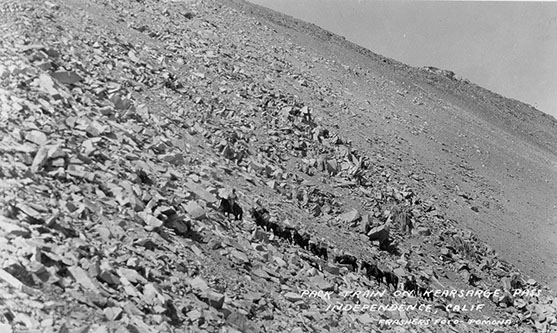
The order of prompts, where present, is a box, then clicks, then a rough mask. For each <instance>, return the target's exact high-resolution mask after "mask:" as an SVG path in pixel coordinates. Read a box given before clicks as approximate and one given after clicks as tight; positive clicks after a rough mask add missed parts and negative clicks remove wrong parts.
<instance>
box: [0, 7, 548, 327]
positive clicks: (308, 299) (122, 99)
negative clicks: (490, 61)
mask: <svg viewBox="0 0 557 333" xmlns="http://www.w3.org/2000/svg"><path fill="white" fill-rule="evenodd" d="M0 22H2V23H0V27H1V28H0V29H1V31H2V35H3V36H4V38H3V39H1V40H0V59H1V62H0V78H1V80H2V81H1V85H0V106H1V107H0V119H1V121H0V133H1V134H0V138H1V140H0V153H1V157H2V159H1V161H0V189H1V191H2V194H1V196H0V202H1V205H0V208H1V209H2V211H1V214H0V233H1V234H2V237H1V238H0V253H1V256H0V258H1V262H0V263H1V265H0V268H1V269H0V288H1V289H2V295H1V296H0V309H1V311H0V314H1V315H0V331H2V332H4V331H5V332H183V331H184V332H237V331H240V332H362V331H395V332H405V331H410V332H447V331H454V332H479V331H480V332H513V331H517V332H528V331H539V332H546V331H555V330H557V319H556V312H557V302H556V301H555V298H554V295H553V293H552V291H551V290H550V289H549V288H547V287H546V284H547V283H551V282H552V281H555V280H554V279H555V265H554V264H555V263H557V260H556V258H555V254H554V253H553V251H551V249H552V246H553V245H554V244H555V241H556V240H555V233H554V229H555V228H554V226H555V223H556V222H557V221H555V220H554V216H555V214H554V213H555V206H554V204H555V203H554V201H552V200H554V198H555V195H553V194H555V193H556V192H557V190H556V188H555V184H556V183H555V181H554V180H555V176H556V173H555V165H556V164H555V161H556V157H555V155H556V154H555V153H556V143H557V140H556V138H555V131H554V129H555V125H556V122H555V119H553V118H551V117H548V116H545V115H543V114H541V113H539V112H538V111H536V110H533V109H530V108H529V107H528V106H525V105H523V104H521V103H519V102H516V101H511V100H508V99H505V98H503V97H500V96H497V95H495V94H493V93H490V92H488V91H486V90H484V89H482V88H480V87H477V86H475V85H473V84H471V83H468V82H465V81H464V80H459V79H457V78H455V77H454V76H452V75H451V73H448V72H443V71H438V70H435V69H431V68H430V69H414V68H411V67H408V66H405V65H403V64H400V63H397V62H396V61H393V60H390V59H386V58H383V57H381V56H379V55H376V54H373V53H371V52H370V51H367V50H364V49H362V48H359V47H357V46H355V45H353V44H351V43H349V42H347V41H345V40H343V39H342V38H340V37H338V36H334V35H332V34H330V33H328V32H325V31H323V30H321V29H319V28H317V27H315V26H312V25H308V24H306V23H303V22H299V21H296V20H293V19H291V18H288V17H285V16H283V15H280V14H277V13H274V12H271V11H268V10H265V9H262V8H260V7H256V6H253V5H251V4H248V3H245V2H239V1H222V2H221V1H196V0H192V1H151V0H145V1H124V0H92V1H87V2H83V1H78V0H55V1H32V0H24V1H3V2H0ZM232 189H235V190H236V193H237V196H238V198H237V199H236V202H237V203H238V204H239V205H240V206H241V207H242V208H243V214H242V215H243V216H242V217H241V218H240V219H239V220H235V219H234V217H233V216H232V215H230V216H227V215H228V214H224V213H223V212H222V211H221V210H220V209H219V206H220V204H221V202H220V198H226V197H227V196H228V195H229V194H230V192H231V190H232ZM548 207H549V208H548ZM552 231H553V233H552ZM487 244H490V245H491V246H489V245H487ZM554 248H555V247H553V249H554ZM498 253H502V254H498ZM511 262H512V264H511ZM520 270H522V272H521V271H520ZM451 291H453V292H451Z"/></svg>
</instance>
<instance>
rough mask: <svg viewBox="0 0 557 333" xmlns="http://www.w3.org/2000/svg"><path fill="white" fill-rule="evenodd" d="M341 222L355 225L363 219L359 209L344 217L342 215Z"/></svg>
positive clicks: (345, 214)
mask: <svg viewBox="0 0 557 333" xmlns="http://www.w3.org/2000/svg"><path fill="white" fill-rule="evenodd" d="M339 218H340V220H341V221H342V222H344V223H348V224H350V223H353V222H356V221H358V220H359V219H360V218H361V215H360V212H358V210H357V209H352V210H350V211H348V212H346V213H344V214H342V215H340V217H339Z"/></svg>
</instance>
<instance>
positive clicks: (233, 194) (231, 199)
mask: <svg viewBox="0 0 557 333" xmlns="http://www.w3.org/2000/svg"><path fill="white" fill-rule="evenodd" d="M236 199H238V197H237V196H236V189H234V188H233V189H232V192H230V194H228V202H230V207H231V208H232V209H234V208H233V207H234V204H235V203H236Z"/></svg>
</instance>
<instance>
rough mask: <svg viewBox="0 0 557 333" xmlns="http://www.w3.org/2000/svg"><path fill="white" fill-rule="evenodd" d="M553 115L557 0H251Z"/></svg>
mask: <svg viewBox="0 0 557 333" xmlns="http://www.w3.org/2000/svg"><path fill="white" fill-rule="evenodd" d="M249 1H250V2H253V3H256V4H259V5H262V6H264V7H268V8H271V9H274V10H276V11H279V12H283V13H285V14H288V15H291V16H294V17H296V18H298V19H301V20H304V21H307V22H311V23H314V24H316V25H318V26H320V27H322V28H324V29H326V30H329V31H331V32H333V33H335V34H338V35H341V36H344V37H345V38H346V39H348V40H350V41H352V42H355V43H356V44H359V45H361V46H363V47H366V48H368V49H370V50H371V51H373V52H375V53H379V54H381V55H383V56H386V57H389V58H392V59H395V60H398V61H401V62H404V63H406V64H409V65H411V66H417V67H420V66H434V67H438V68H441V69H447V70H451V71H453V72H455V73H456V75H457V76H459V77H462V78H466V79H469V80H470V81H472V82H474V83H476V84H478V85H480V86H482V87H484V88H487V89H489V90H492V91H494V92H496V93H499V94H501V95H503V96H505V97H509V98H513V99H517V100H520V101H522V102H525V103H528V104H530V105H532V106H534V107H536V108H537V109H539V110H540V111H543V112H545V113H548V114H551V115H552V116H554V117H556V118H557V2H501V1H497V2H484V1H463V2H461V1H409V0H407V1H377V0H373V1H372V0H249Z"/></svg>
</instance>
